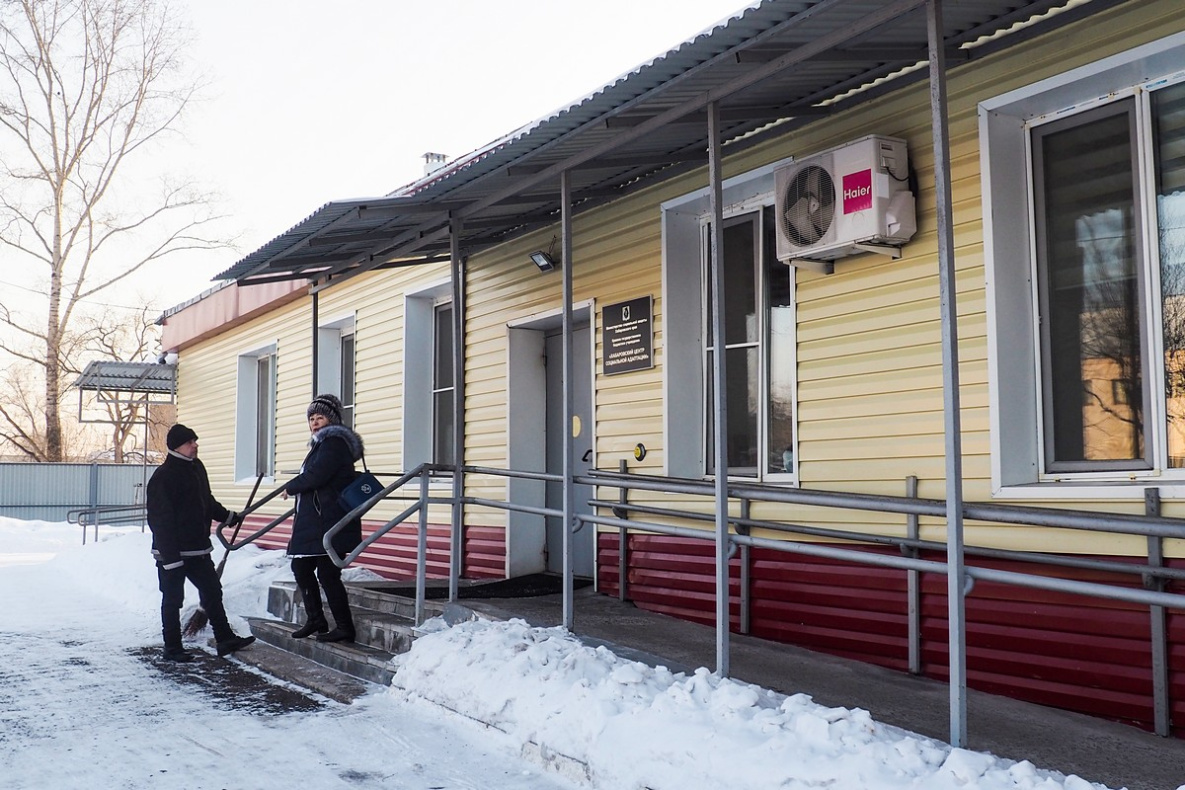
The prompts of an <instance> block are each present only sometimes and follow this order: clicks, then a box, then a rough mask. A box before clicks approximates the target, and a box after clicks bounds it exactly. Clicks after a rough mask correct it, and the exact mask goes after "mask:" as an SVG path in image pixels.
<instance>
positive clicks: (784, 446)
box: [765, 209, 795, 474]
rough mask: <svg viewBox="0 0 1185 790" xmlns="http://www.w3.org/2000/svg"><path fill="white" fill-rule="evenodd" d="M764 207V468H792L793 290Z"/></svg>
mask: <svg viewBox="0 0 1185 790" xmlns="http://www.w3.org/2000/svg"><path fill="white" fill-rule="evenodd" d="M772 216H773V211H772V209H769V210H767V220H768V221H767V223H766V246H765V250H766V254H765V271H766V282H768V283H769V299H768V301H769V308H768V312H767V319H766V321H767V330H766V331H767V332H768V334H769V355H768V356H769V405H768V412H767V425H768V426H769V427H768V429H767V432H768V434H769V451H768V453H766V457H767V459H768V468H767V470H766V471H767V472H769V473H771V474H786V473H789V472H793V471H794V360H795V355H794V290H793V285H792V282H791V277H792V275H793V271H794V270H793V269H792V268H791V267H790V266H787V265H786V264H785V263H783V262H782V261H779V260H778V259H777V257H776V256H775V255H774V253H773V250H774V249H775V247H774V244H775V239H774V233H775V225H774V223H773V220H772Z"/></svg>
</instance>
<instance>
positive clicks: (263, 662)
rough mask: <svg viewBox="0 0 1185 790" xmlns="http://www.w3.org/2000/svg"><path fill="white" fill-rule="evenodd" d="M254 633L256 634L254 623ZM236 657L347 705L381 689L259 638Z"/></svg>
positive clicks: (273, 675)
mask: <svg viewBox="0 0 1185 790" xmlns="http://www.w3.org/2000/svg"><path fill="white" fill-rule="evenodd" d="M251 630H252V632H253V633H255V628H254V624H253V625H252V629H251ZM256 636H259V634H256ZM234 658H235V660H237V661H241V662H242V663H244V664H247V665H249V666H252V667H255V668H256V669H258V670H260V671H261V672H264V673H265V674H268V675H271V676H272V677H275V678H279V679H280V680H284V681H287V682H288V683H292V684H293V685H296V686H300V687H302V688H306V689H309V690H310V691H315V692H316V693H318V694H320V695H322V696H324V697H328V698H329V699H332V700H336V701H338V702H342V703H346V704H349V703H351V702H353V701H354V700H356V699H357V698H358V697H361V696H363V695H364V694H369V693H371V692H373V691H378V690H380V689H381V688H382V687H381V686H379V685H378V684H376V683H371V682H369V681H366V680H362V679H361V678H356V677H354V676H353V675H347V674H346V673H344V672H339V671H337V670H336V669H331V668H330V667H327V666H325V665H324V664H319V663H317V662H315V661H311V660H309V659H307V658H303V657H301V656H298V655H297V654H296V653H292V652H289V651H288V650H283V649H281V648H279V647H276V646H274V645H270V644H268V643H267V642H265V641H263V640H262V638H258V639H256V641H255V643H254V644H252V645H251V646H249V647H246V648H243V649H242V650H240V651H238V652H236V653H235V654H234Z"/></svg>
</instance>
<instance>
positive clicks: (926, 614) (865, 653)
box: [598, 532, 1185, 737]
mask: <svg viewBox="0 0 1185 790" xmlns="http://www.w3.org/2000/svg"><path fill="white" fill-rule="evenodd" d="M618 543H619V541H618V536H617V533H616V532H606V533H602V534H601V535H600V536H599V539H598V576H599V578H598V582H599V589H600V590H601V591H602V592H605V593H606V594H611V595H617V594H618V592H619V579H618V570H617V568H618V556H619V545H618ZM847 548H851V546H847ZM871 551H885V552H892V551H894V550H892V549H872V550H871ZM712 552H713V544H712V543H711V542H709V541H700V540H691V539H686V538H676V537H669V536H662V535H647V536H637V537H631V538H630V539H629V541H628V543H627V546H626V554H627V557H628V568H627V575H626V588H627V597H628V598H629V599H630V600H632V601H634V602H635V603H636V604H637V605H638V606H640V607H642V608H645V609H649V610H652V611H657V612H663V613H665V614H670V615H673V616H676V617H681V618H683V619H687V620H692V621H695V622H700V623H704V624H706V625H713V624H714V622H715V604H714V591H715V567H714V564H713V560H712ZM738 556H739V555H738ZM925 558H926V559H933V560H937V561H944V560H945V557H944V556H942V555H940V554H930V555H927V556H925ZM1110 559H1117V558H1110ZM1126 561H1128V562H1131V560H1130V559H1129V560H1126ZM967 562H968V564H969V565H972V566H979V567H992V568H998V569H1002V570H1010V571H1019V572H1026V573H1038V574H1044V575H1047V576H1056V577H1059V578H1065V579H1075V580H1081V581H1097V582H1106V583H1108V584H1124V585H1128V586H1134V585H1137V584H1139V581H1138V580H1136V579H1134V578H1133V577H1132V576H1130V575H1126V574H1114V573H1103V572H1098V571H1088V570H1077V569H1067V568H1052V567H1050V566H1044V565H1039V564H1033V563H1021V562H1009V561H998V560H981V559H978V558H972V557H968V560H967ZM1171 564H1173V565H1175V566H1176V567H1182V566H1185V562H1182V561H1173V562H1172V563H1171ZM729 567H730V574H731V580H732V581H731V584H730V593H731V601H730V610H731V612H732V615H733V616H732V628H733V630H734V631H735V630H737V629H738V625H739V617H738V606H739V593H740V589H739V584H740V582H739V579H740V561H739V559H738V558H734V559H733V560H732V561H731V562H730V563H729ZM749 570H750V588H749V590H750V600H751V610H750V624H751V633H752V634H753V635H754V636H759V637H763V638H766V639H771V640H775V641H780V642H786V643H789V644H795V645H800V646H803V647H807V648H810V649H813V650H818V651H820V652H825V653H830V654H834V655H840V656H844V657H847V658H855V659H859V660H862V661H866V662H869V663H873V664H878V665H881V666H886V667H890V668H893V669H899V670H903V671H904V670H907V669H908V654H909V653H908V650H909V647H908V620H907V612H908V601H907V597H906V589H907V588H906V579H907V574H906V572H905V571H899V570H892V569H887V568H876V567H872V566H867V565H860V564H856V563H846V562H840V561H836V560H829V559H824V558H816V557H807V556H805V555H794V554H789V553H786V552H775V551H769V550H760V549H755V550H753V551H752V553H751V559H750V569H749ZM921 578H922V623H921V626H922V658H923V674H925V675H927V676H930V677H933V678H937V679H942V680H945V679H947V677H948V669H947V655H948V643H947V614H948V612H947V599H946V577H945V576H940V575H935V574H923V575H922V577H921ZM1176 586H1177V587H1180V586H1182V585H1176ZM965 610H966V623H967V640H966V641H967V683H968V686H970V687H972V688H976V689H979V690H982V691H987V692H990V693H996V694H1004V695H1008V696H1012V697H1016V698H1018V699H1024V700H1028V701H1031V702H1037V703H1040V704H1044V705H1051V706H1055V707H1059V708H1065V709H1068V710H1074V711H1078V712H1081V713H1087V714H1090V715H1095V716H1100V717H1104V718H1109V719H1114V720H1118V721H1124V722H1127V723H1129V724H1132V725H1135V726H1137V727H1141V728H1144V729H1151V728H1152V726H1153V723H1152V722H1153V704H1154V703H1153V697H1152V653H1151V625H1150V623H1151V619H1150V613H1149V609H1148V607H1142V606H1138V605H1135V604H1128V603H1124V602H1119V601H1110V600H1105V599H1100V598H1094V597H1091V596H1085V595H1076V594H1071V593H1064V592H1053V591H1046V590H1039V589H1036V588H1028V587H1017V586H1012V585H1005V584H1000V583H995V582H984V581H979V582H977V583H976V584H975V586H974V588H973V589H972V590H971V592H970V594H969V595H968V596H967V597H966V599H965ZM1167 623H1168V627H1167V630H1168V633H1169V668H1170V674H1169V685H1170V705H1171V711H1172V719H1173V720H1174V721H1175V722H1177V723H1178V725H1177V728H1176V729H1175V732H1174V734H1175V735H1177V736H1178V737H1180V736H1182V735H1185V727H1182V726H1181V724H1180V723H1182V722H1185V614H1182V613H1179V612H1172V611H1170V612H1169V613H1168V616H1167Z"/></svg>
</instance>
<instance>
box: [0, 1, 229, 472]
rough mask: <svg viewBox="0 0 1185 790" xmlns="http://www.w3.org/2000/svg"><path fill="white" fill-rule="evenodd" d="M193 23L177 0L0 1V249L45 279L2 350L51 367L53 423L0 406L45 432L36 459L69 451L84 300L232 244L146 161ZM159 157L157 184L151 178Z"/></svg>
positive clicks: (177, 94)
mask: <svg viewBox="0 0 1185 790" xmlns="http://www.w3.org/2000/svg"><path fill="white" fill-rule="evenodd" d="M182 32H183V31H182V28H181V27H180V25H179V23H178V21H177V20H176V19H175V18H174V15H173V11H172V9H171V8H170V7H169V5H168V2H167V0H0V252H3V251H5V250H7V251H8V252H10V253H12V254H13V257H14V258H15V259H17V260H18V262H19V265H23V266H25V268H26V269H28V270H37V271H40V272H41V277H43V278H44V279H42V280H40V281H39V283H38V288H39V290H41V291H42V294H43V301H44V311H41V310H37V311H34V312H30V311H21V312H17V311H16V310H10V309H0V327H7V332H6V333H5V335H4V336H2V337H0V349H3V350H5V351H7V352H9V353H10V354H13V355H15V356H16V357H18V358H19V359H22V360H25V361H26V362H28V363H30V364H32V365H33V366H35V368H36V369H38V370H39V372H40V374H41V375H42V377H43V386H44V414H43V419H44V429H43V430H38V428H37V426H33V425H29V424H27V423H24V422H23V421H21V420H23V419H24V418H23V417H20V416H19V415H17V414H15V413H13V412H15V411H16V410H13V411H12V412H6V411H3V410H0V419H3V420H5V421H7V423H8V426H7V427H8V428H9V429H10V430H9V431H7V432H6V433H9V434H17V435H19V434H21V433H24V434H27V435H37V434H41V435H43V437H44V450H43V453H39V455H40V456H41V457H40V458H39V460H50V461H57V460H61V459H62V457H63V446H62V426H61V414H60V409H61V395H62V392H63V387H62V377H63V374H64V373H66V372H67V371H68V368H69V366H68V364H67V363H66V360H67V358H68V357H69V351H70V350H69V349H68V348H67V347H66V344H67V338H68V337H69V336H70V327H71V323H72V321H74V319H75V317H76V310H77V308H78V307H79V305H80V303H81V302H83V301H84V300H88V299H91V298H93V297H94V296H95V295H96V294H98V293H100V292H102V291H104V290H105V289H109V288H111V287H112V286H113V285H116V284H118V283H120V282H121V281H124V280H126V278H127V277H128V276H129V275H131V274H133V273H134V272H137V271H139V270H140V269H142V268H143V267H145V266H147V265H149V264H151V263H154V262H158V261H160V260H162V259H164V258H166V257H169V256H172V255H174V254H176V253H178V252H181V251H183V250H193V249H215V248H221V247H224V246H227V245H226V244H225V243H224V242H222V241H219V240H217V239H216V238H214V237H213V233H212V232H211V228H210V223H213V222H214V221H215V220H217V219H220V218H219V217H216V216H213V215H212V214H211V211H210V206H211V204H210V201H209V199H208V197H207V196H205V195H203V194H201V193H199V192H197V191H196V190H194V189H192V188H191V187H190V186H189V185H188V184H185V183H181V184H175V183H169V182H168V180H167V175H166V174H165V173H163V172H161V171H159V169H158V168H156V167H154V164H155V163H153V162H151V161H146V157H147V155H148V154H149V153H150V152H151V151H152V150H153V144H154V143H156V142H158V141H159V140H160V138H162V136H163V135H165V134H166V133H167V132H169V131H170V130H172V129H174V128H175V127H176V124H177V123H178V119H179V118H180V116H181V114H182V112H183V111H184V110H185V108H186V107H187V105H188V104H189V103H190V102H191V100H192V99H193V97H194V96H195V92H196V90H197V88H198V85H197V82H196V81H195V80H194V79H192V78H190V77H187V76H186V73H185V72H184V70H183V68H182V65H183V64H182V60H181V52H182V49H183V45H184V40H183V38H182ZM137 166H139V167H140V168H142V169H141V171H139V173H137V172H136V171H135V170H134V168H135V167H137ZM154 170H155V171H157V173H158V175H160V176H161V179H160V180H161V184H160V189H159V191H155V190H145V185H144V179H142V178H141V177H139V176H142V175H143V173H145V172H153V171H154ZM148 191H151V192H152V193H153V194H151V195H148V194H146V192H148ZM8 266H9V264H7V263H6V264H5V268H6V269H7V268H8ZM79 337H81V335H79Z"/></svg>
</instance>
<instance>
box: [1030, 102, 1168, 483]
mask: <svg viewBox="0 0 1185 790" xmlns="http://www.w3.org/2000/svg"><path fill="white" fill-rule="evenodd" d="M1133 129H1134V101H1132V100H1127V101H1123V102H1116V103H1114V104H1111V105H1108V106H1106V107H1103V108H1100V109H1098V110H1095V111H1092V112H1088V113H1083V114H1081V115H1078V116H1075V117H1073V118H1069V119H1066V120H1065V121H1061V122H1055V123H1050V124H1046V125H1044V126H1041V127H1038V128H1037V129H1036V130H1035V131H1034V176H1035V179H1036V182H1037V183H1036V201H1035V206H1036V211H1037V227H1038V232H1037V238H1038V244H1037V262H1038V272H1039V276H1040V285H1041V316H1042V320H1041V329H1042V346H1043V352H1044V353H1043V378H1044V387H1043V389H1044V404H1045V439H1046V442H1045V444H1046V449H1045V452H1046V466H1047V468H1048V469H1050V470H1055V471H1056V470H1077V469H1091V468H1141V467H1147V466H1148V465H1149V464H1148V463H1147V461H1146V460H1145V454H1146V442H1145V432H1144V414H1145V405H1144V392H1143V384H1144V381H1145V379H1146V371H1145V369H1144V363H1145V354H1144V348H1145V343H1146V338H1145V331H1144V322H1143V321H1142V320H1141V312H1142V310H1141V293H1142V287H1143V283H1142V280H1141V273H1140V268H1141V267H1140V261H1139V258H1138V243H1137V242H1138V238H1137V235H1136V234H1137V229H1138V228H1139V226H1140V221H1139V215H1138V208H1139V206H1138V200H1137V194H1138V193H1137V191H1136V189H1137V187H1136V182H1135V175H1136V172H1137V171H1136V166H1135V160H1136V153H1135V150H1134V146H1133V140H1134V131H1133ZM1117 393H1118V394H1120V397H1118V398H1117V397H1115V395H1116V394H1117Z"/></svg>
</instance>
